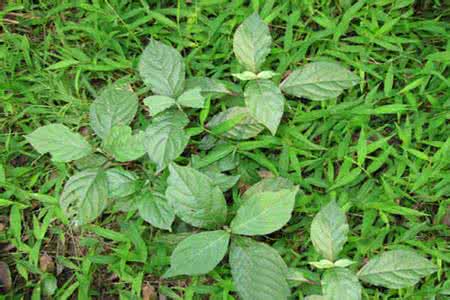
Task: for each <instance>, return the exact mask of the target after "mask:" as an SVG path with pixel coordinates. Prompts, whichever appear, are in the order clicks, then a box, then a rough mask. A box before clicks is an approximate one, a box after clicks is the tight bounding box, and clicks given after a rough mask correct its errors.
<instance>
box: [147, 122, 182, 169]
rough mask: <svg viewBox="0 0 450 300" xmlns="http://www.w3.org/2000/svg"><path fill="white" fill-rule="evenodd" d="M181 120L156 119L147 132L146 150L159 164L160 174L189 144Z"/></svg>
mask: <svg viewBox="0 0 450 300" xmlns="http://www.w3.org/2000/svg"><path fill="white" fill-rule="evenodd" d="M180 125H182V123H181V121H180V120H174V119H173V118H170V117H166V118H160V119H156V118H155V119H154V120H153V122H152V124H150V125H149V126H148V127H147V129H146V130H145V142H144V143H145V149H146V152H147V154H148V156H149V157H150V159H151V160H152V161H153V162H154V163H155V164H157V167H158V172H159V171H161V170H163V169H164V168H166V167H167V165H168V164H169V163H170V162H172V161H173V160H175V159H176V158H177V157H178V156H180V155H181V153H183V150H184V148H186V146H187V144H188V142H189V136H188V135H187V134H186V132H185V131H184V129H183V127H180Z"/></svg>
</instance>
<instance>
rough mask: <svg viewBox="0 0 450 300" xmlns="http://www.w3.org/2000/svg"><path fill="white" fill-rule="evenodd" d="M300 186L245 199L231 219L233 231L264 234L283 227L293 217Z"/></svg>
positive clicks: (257, 194)
mask: <svg viewBox="0 0 450 300" xmlns="http://www.w3.org/2000/svg"><path fill="white" fill-rule="evenodd" d="M297 192H298V187H293V188H291V189H289V190H279V191H276V192H261V193H256V194H254V195H253V196H251V197H250V198H249V199H247V200H246V201H244V202H243V203H242V205H241V206H240V207H239V209H238V211H237V213H236V216H235V217H234V219H233V221H231V231H232V232H233V233H236V234H243V235H264V234H269V233H272V232H274V231H276V230H278V229H280V228H281V227H283V226H284V225H285V224H286V223H287V222H288V221H289V219H290V218H291V213H292V210H293V209H294V204H295V195H296V194H297Z"/></svg>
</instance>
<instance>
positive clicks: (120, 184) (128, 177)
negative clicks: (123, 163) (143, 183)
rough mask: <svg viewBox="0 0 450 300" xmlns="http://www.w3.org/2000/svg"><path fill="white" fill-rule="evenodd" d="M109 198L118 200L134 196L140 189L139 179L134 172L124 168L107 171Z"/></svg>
mask: <svg viewBox="0 0 450 300" xmlns="http://www.w3.org/2000/svg"><path fill="white" fill-rule="evenodd" d="M106 178H107V180H108V196H109V198H111V199H117V198H122V197H126V196H129V195H132V194H134V193H135V192H136V191H137V189H138V182H137V180H138V177H137V175H136V174H134V173H133V172H130V171H127V170H124V169H122V168H112V169H108V170H106Z"/></svg>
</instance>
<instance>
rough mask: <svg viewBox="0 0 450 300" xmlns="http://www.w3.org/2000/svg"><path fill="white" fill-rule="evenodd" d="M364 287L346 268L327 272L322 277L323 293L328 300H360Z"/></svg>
mask: <svg viewBox="0 0 450 300" xmlns="http://www.w3.org/2000/svg"><path fill="white" fill-rule="evenodd" d="M361 291H362V287H361V284H360V283H359V280H358V277H356V275H355V274H353V273H352V272H351V271H349V270H347V269H344V268H333V269H329V270H326V271H325V273H324V274H323V277H322V293H323V296H324V297H325V299H326V300H343V299H345V300H360V299H361Z"/></svg>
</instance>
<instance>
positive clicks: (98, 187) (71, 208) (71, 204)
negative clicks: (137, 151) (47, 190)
mask: <svg viewBox="0 0 450 300" xmlns="http://www.w3.org/2000/svg"><path fill="white" fill-rule="evenodd" d="M59 203H60V205H61V208H62V210H63V212H64V214H65V215H66V216H67V217H68V218H69V219H71V220H72V222H73V223H74V224H75V225H83V224H86V223H89V222H91V221H93V220H95V219H96V218H97V217H98V216H99V215H100V214H101V213H102V212H103V210H104V209H105V208H106V205H107V203H108V181H107V177H106V173H105V172H104V171H103V170H102V169H89V170H85V171H81V172H79V173H76V174H75V175H73V176H72V177H70V178H69V180H68V181H67V183H66V184H65V186H64V190H63V192H62V194H61V197H60V199H59Z"/></svg>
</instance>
